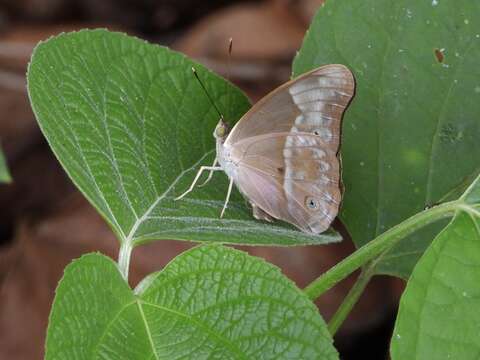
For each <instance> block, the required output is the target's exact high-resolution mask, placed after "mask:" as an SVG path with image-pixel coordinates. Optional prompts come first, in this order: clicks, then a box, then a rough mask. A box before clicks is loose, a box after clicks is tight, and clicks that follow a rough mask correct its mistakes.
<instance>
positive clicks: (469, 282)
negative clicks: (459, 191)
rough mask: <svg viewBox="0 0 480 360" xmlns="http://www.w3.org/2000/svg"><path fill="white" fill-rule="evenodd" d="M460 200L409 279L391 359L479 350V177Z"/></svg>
mask: <svg viewBox="0 0 480 360" xmlns="http://www.w3.org/2000/svg"><path fill="white" fill-rule="evenodd" d="M460 202H461V203H460V206H459V210H458V212H457V214H456V215H455V217H454V219H453V220H452V222H451V223H450V224H449V225H448V226H447V227H446V228H445V229H444V230H443V231H442V232H441V233H440V234H439V235H438V236H437V237H436V238H435V240H434V241H433V243H432V245H431V246H430V247H429V248H428V249H427V251H426V252H425V254H424V255H423V256H422V258H421V259H420V261H419V262H418V264H417V266H416V267H415V269H414V271H413V273H412V275H411V278H410V280H409V281H408V285H407V288H406V290H405V293H404V294H403V296H402V299H401V302H400V310H399V313H398V318H397V323H396V326H395V331H394V335H393V338H392V345H391V353H392V359H399V360H400V359H438V360H441V359H462V360H469V359H472V360H473V359H478V358H479V356H480V281H479V280H480V178H479V179H478V180H477V181H476V182H475V183H474V184H473V185H472V187H471V188H470V189H469V190H468V191H467V193H466V194H465V195H464V196H463V197H462V199H461V200H460Z"/></svg>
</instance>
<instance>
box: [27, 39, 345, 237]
mask: <svg viewBox="0 0 480 360" xmlns="http://www.w3.org/2000/svg"><path fill="white" fill-rule="evenodd" d="M192 66H195V67H196V69H197V73H198V74H199V77H200V78H201V80H202V82H203V84H204V85H205V87H206V89H207V91H208V93H209V94H210V96H211V97H212V99H213V101H214V103H215V104H216V105H217V107H218V108H219V109H220V110H221V111H223V112H224V114H225V115H226V118H227V120H229V121H230V122H232V123H233V122H235V121H236V120H237V119H238V118H239V117H240V116H241V115H242V114H243V113H244V112H245V111H246V110H247V109H248V108H249V103H248V100H247V98H246V97H245V95H243V94H242V93H241V92H240V90H238V89H237V88H236V87H234V86H233V85H231V84H229V83H227V82H226V81H225V80H223V79H221V78H220V77H218V76H216V75H214V74H213V73H211V72H209V71H208V70H206V69H205V68H204V67H203V66H201V65H199V64H195V63H193V62H192V61H190V60H189V59H187V58H186V57H184V56H183V55H181V54H179V53H176V52H173V51H170V50H168V49H167V48H164V47H160V46H156V45H150V44H148V43H146V42H144V41H141V40H139V39H136V38H133V37H128V36H126V35H124V34H120V33H112V32H108V31H105V30H94V31H86V30H84V31H80V32H77V33H70V34H63V35H60V36H58V37H55V38H53V39H51V40H49V41H47V42H45V43H41V44H40V45H39V46H38V47H37V48H36V49H35V51H34V54H33V56H32V60H31V63H30V66H29V71H28V90H29V94H30V99H31V102H32V107H33V110H34V112H35V115H36V117H37V120H38V122H39V124H40V127H41V129H42V131H43V133H44V135H45V136H46V138H47V140H48V142H49V143H50V145H51V147H52V149H53V151H54V152H55V154H56V155H57V157H58V159H59V160H60V162H61V163H62V165H63V167H64V168H65V170H66V171H67V173H68V174H69V175H70V177H71V178H72V180H73V181H74V182H75V184H76V185H77V186H78V187H79V188H80V190H81V191H82V192H83V193H84V194H85V196H86V197H87V198H88V199H89V200H90V202H91V203H92V204H93V205H94V206H95V207H96V208H97V210H98V211H99V212H100V213H101V214H102V215H103V217H104V218H105V219H106V220H107V221H108V222H109V224H110V225H111V227H112V228H113V229H114V231H115V232H116V233H117V235H118V237H119V239H120V241H121V242H129V243H133V244H139V243H144V242H146V241H150V240H154V239H180V240H196V241H217V242H232V243H243V244H278V245H296V244H318V243H326V242H331V241H338V240H339V237H338V236H337V235H331V234H330V235H328V234H326V235H322V236H311V235H307V234H302V233H301V232H299V231H297V230H294V229H293V228H292V227H291V226H286V225H278V224H276V225H271V224H267V223H265V222H259V221H255V220H254V219H253V217H252V215H251V210H250V209H249V208H248V207H247V206H246V203H245V200H244V199H243V198H242V197H241V195H240V194H239V193H238V192H235V194H234V195H233V198H232V200H231V201H230V205H229V208H228V210H227V212H226V214H225V218H224V219H220V218H219V215H220V211H221V209H222V206H223V201H224V198H225V195H226V190H227V188H226V185H227V181H226V176H225V175H224V174H220V173H216V174H215V175H214V179H213V180H212V181H211V182H210V183H209V184H208V185H207V186H205V187H202V188H195V190H194V191H193V192H192V193H191V195H190V194H189V196H188V197H187V198H184V199H182V200H180V201H174V198H175V197H176V196H178V195H179V194H181V193H182V192H183V191H185V190H186V189H187V188H188V186H189V185H190V183H191V182H192V180H193V178H194V176H195V174H196V172H197V170H198V169H199V167H200V166H201V165H210V163H211V162H212V161H213V158H214V153H215V144H214V139H213V136H212V133H213V130H214V128H215V125H216V123H217V122H218V118H219V116H218V114H217V112H216V111H215V108H214V107H213V106H212V104H211V103H210V102H209V101H208V98H207V96H206V94H205V93H204V91H203V90H202V88H201V86H200V84H199V83H198V81H197V80H196V79H195V77H194V76H193V74H192Z"/></svg>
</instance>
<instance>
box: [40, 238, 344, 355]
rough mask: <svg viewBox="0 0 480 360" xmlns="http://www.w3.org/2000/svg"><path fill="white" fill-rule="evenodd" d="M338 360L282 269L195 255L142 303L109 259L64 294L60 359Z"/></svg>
mask: <svg viewBox="0 0 480 360" xmlns="http://www.w3.org/2000/svg"><path fill="white" fill-rule="evenodd" d="M172 358H177V359H338V355H337V353H336V350H335V349H334V347H333V345H332V338H331V337H330V334H329V333H328V330H327V328H326V325H325V323H324V321H323V320H322V318H321V316H320V315H319V314H318V311H317V309H316V307H315V306H314V305H313V303H311V302H310V301H309V300H308V299H307V298H306V297H305V296H304V295H303V293H302V292H301V291H300V290H299V289H298V288H296V287H295V285H294V284H293V283H292V282H291V281H290V280H288V279H287V278H285V277H284V276H283V275H282V274H281V273H280V271H279V269H277V268H276V267H274V266H272V265H270V264H268V263H266V262H264V261H263V260H260V259H258V258H254V257H251V256H249V255H247V254H246V253H244V252H241V251H238V250H234V249H231V248H226V247H222V246H219V245H205V246H201V247H196V248H194V249H192V250H190V251H187V252H185V253H184V254H182V255H180V256H178V257H177V258H175V259H174V260H173V261H172V262H171V263H170V264H169V265H168V266H167V267H166V268H165V269H164V270H163V271H161V272H158V273H155V274H152V275H150V276H149V277H147V278H146V280H145V281H144V282H142V283H141V284H140V285H139V286H138V287H137V290H136V294H134V293H133V292H132V291H131V290H130V289H129V288H128V286H127V284H126V283H125V281H124V280H123V279H122V277H121V275H120V273H119V271H118V269H117V267H116V264H115V263H114V262H113V261H112V260H110V259H109V258H107V257H105V256H102V255H99V254H90V255H86V256H83V257H82V258H81V259H79V260H76V261H74V262H73V263H72V264H70V265H69V266H68V267H67V268H66V270H65V275H64V277H63V279H62V280H61V282H60V284H59V287H58V289H57V295H56V297H55V301H54V305H53V308H52V313H51V316H50V324H49V328H48V336H47V344H46V360H53V359H62V360H63V359H78V360H82V359H85V360H91V359H128V360H135V359H142V360H143V359H157V360H160V359H172Z"/></svg>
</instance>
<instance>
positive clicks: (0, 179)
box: [0, 149, 12, 183]
mask: <svg viewBox="0 0 480 360" xmlns="http://www.w3.org/2000/svg"><path fill="white" fill-rule="evenodd" d="M10 181H12V178H11V176H10V173H9V172H8V167H7V162H6V161H5V156H4V155H3V152H2V149H0V183H9V182H10Z"/></svg>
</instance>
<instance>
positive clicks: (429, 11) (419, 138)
mask: <svg viewBox="0 0 480 360" xmlns="http://www.w3.org/2000/svg"><path fill="white" fill-rule="evenodd" d="M479 29H480V3H479V2H478V1H470V0H440V1H431V0H422V1H418V0H398V1H393V2H392V1H390V0H364V1H349V0H335V1H333V0H328V1H327V2H326V5H325V6H323V7H322V8H321V9H320V10H319V12H318V13H317V15H316V16H315V19H314V21H313V23H312V25H311V27H310V30H309V32H308V34H307V36H306V37H305V40H304V44H303V46H302V49H301V51H300V53H299V54H298V56H297V57H296V59H295V62H294V66H293V73H294V75H299V74H301V73H303V72H305V71H307V70H309V69H312V68H315V67H317V66H319V65H322V64H326V63H342V64H345V65H347V66H349V67H350V68H351V69H352V71H353V72H354V75H355V78H356V85H357V88H356V95H355V98H354V100H353V102H352V104H351V106H350V108H349V109H348V110H347V112H346V116H345V117H344V121H343V132H342V136H343V138H342V160H343V181H344V184H345V198H344V200H343V207H342V210H341V215H340V218H341V220H342V222H343V223H344V224H345V225H346V227H347V229H348V231H349V233H350V234H351V236H352V238H353V241H354V242H355V244H356V245H357V246H361V245H363V244H365V243H366V242H368V241H370V240H372V239H374V238H375V237H376V236H377V235H379V234H381V233H383V232H385V231H386V230H387V229H389V228H391V227H392V226H394V225H396V224H398V223H400V222H401V221H402V220H404V219H406V218H408V217H409V216H412V215H414V214H415V213H417V212H419V211H421V210H422V209H423V208H424V207H425V206H431V205H433V204H435V203H436V202H438V201H439V200H441V199H443V198H444V197H448V195H449V194H451V193H452V191H454V190H455V189H456V188H458V187H461V185H462V183H464V180H465V179H467V178H469V177H471V176H475V175H477V174H478V173H479V170H480V168H479V162H478V159H479V157H480V142H479V141H478V136H477V135H478V134H479V133H480V122H479V121H478V114H479V113H480V72H479V71H478V60H479V58H480V31H479ZM435 50H438V51H443V55H444V59H443V62H439V60H438V59H437V57H436V56H435ZM444 225H445V223H441V224H435V225H432V226H430V227H428V228H426V229H423V231H421V232H419V233H417V234H415V235H414V236H411V237H410V238H409V239H406V240H405V241H402V242H401V244H400V245H399V246H398V247H396V248H394V249H393V250H392V251H391V252H390V253H389V254H387V255H386V256H385V257H383V258H382V261H381V262H380V263H379V265H378V269H377V271H378V272H380V273H389V274H395V275H399V276H403V277H408V275H409V274H410V271H411V269H412V267H413V266H414V264H415V263H416V261H417V259H418V257H419V256H420V255H421V254H422V253H423V251H424V249H425V248H426V246H428V244H429V243H430V241H431V240H432V239H433V238H434V237H435V235H436V234H437V233H438V231H439V230H440V229H441V228H442V227H443V226H444Z"/></svg>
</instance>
